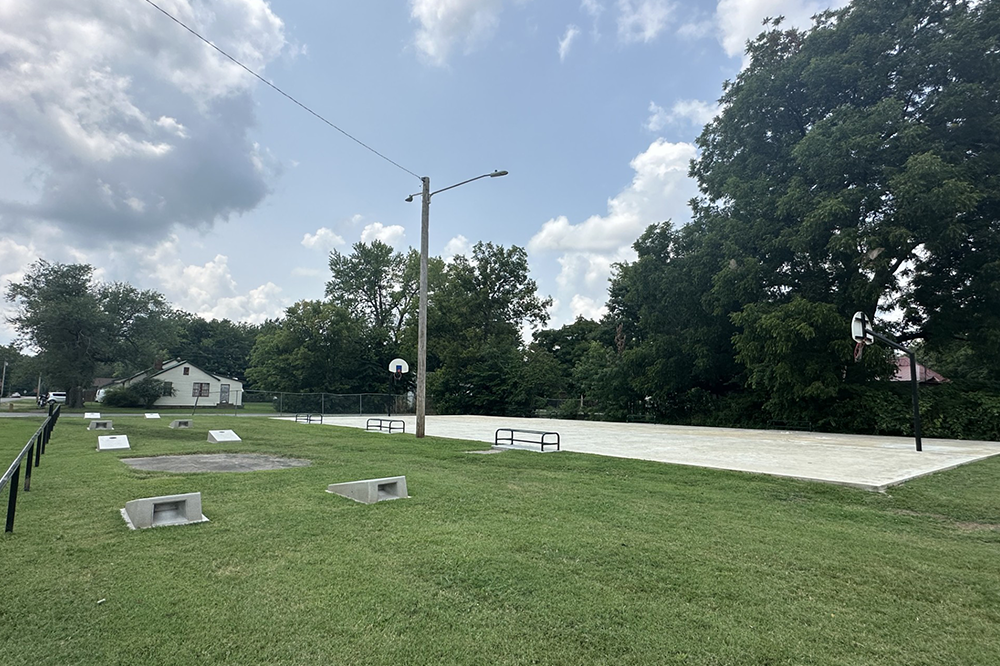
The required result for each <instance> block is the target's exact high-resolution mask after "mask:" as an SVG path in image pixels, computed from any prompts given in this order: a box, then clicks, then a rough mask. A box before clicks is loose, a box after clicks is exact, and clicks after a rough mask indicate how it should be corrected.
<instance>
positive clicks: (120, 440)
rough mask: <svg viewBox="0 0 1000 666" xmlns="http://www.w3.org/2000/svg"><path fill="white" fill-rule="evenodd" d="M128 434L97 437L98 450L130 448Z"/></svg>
mask: <svg viewBox="0 0 1000 666" xmlns="http://www.w3.org/2000/svg"><path fill="white" fill-rule="evenodd" d="M130 448H132V447H131V446H129V443H128V435H101V436H100V437H98V438H97V450H98V451H114V450H115V449H130Z"/></svg>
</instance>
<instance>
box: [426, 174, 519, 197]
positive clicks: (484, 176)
mask: <svg viewBox="0 0 1000 666" xmlns="http://www.w3.org/2000/svg"><path fill="white" fill-rule="evenodd" d="M506 175H507V172H506V171H494V172H493V173H484V174H483V175H482V176H476V177H475V178H470V179H469V180H463V181H462V182H461V183H455V184H454V185H449V186H448V187H442V188H441V189H440V190H436V191H434V192H431V193H430V194H429V195H428V196H431V197H432V196H434V195H435V194H439V193H441V192H444V191H445V190H453V189H455V188H456V187H459V186H461V185H465V184H466V183H471V182H472V181H474V180H479V179H480V178H496V177H498V176H506Z"/></svg>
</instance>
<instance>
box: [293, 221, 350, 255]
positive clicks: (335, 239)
mask: <svg viewBox="0 0 1000 666" xmlns="http://www.w3.org/2000/svg"><path fill="white" fill-rule="evenodd" d="M344 242H345V241H344V239H343V238H341V237H340V236H338V235H337V234H336V233H334V231H333V230H332V229H328V228H326V227H320V228H319V229H317V230H316V233H314V234H309V233H307V234H306V235H304V236H303V237H302V245H304V246H305V247H307V248H309V249H311V250H322V251H323V252H329V251H330V250H333V249H334V248H335V247H337V246H338V245H343V244H344Z"/></svg>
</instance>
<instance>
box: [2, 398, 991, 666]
mask: <svg viewBox="0 0 1000 666" xmlns="http://www.w3.org/2000/svg"><path fill="white" fill-rule="evenodd" d="M18 421H22V420H21V419H0V442H3V445H2V446H0V452H2V453H3V455H4V456H6V455H7V453H6V452H7V451H11V452H16V450H19V449H20V446H21V445H23V444H24V442H25V441H26V439H27V437H28V436H30V434H31V432H32V431H33V430H34V428H35V427H37V425H38V424H37V423H32V424H28V423H18ZM86 425H87V424H86V422H85V421H84V420H83V419H79V418H76V419H70V418H64V419H62V420H61V421H60V422H59V424H58V425H57V427H56V430H55V433H54V435H53V439H52V442H51V444H50V446H49V449H48V452H47V453H46V455H45V456H44V457H43V459H42V466H41V467H40V468H38V469H37V470H35V473H34V476H33V479H32V484H33V485H32V491H31V492H30V493H28V494H26V495H25V494H22V495H21V496H20V501H19V503H18V510H17V523H16V526H15V531H14V533H13V534H7V535H3V536H2V537H0V581H2V582H0V651H2V652H0V663H3V664H10V665H19V664H25V665H27V664H30V665H32V666H38V665H42V664H52V665H59V666H63V665H66V664H101V665H106V664H143V665H145V664H177V665H182V664H183V665H185V666H186V665H190V664H241V665H245V664H316V665H321V664H322V665H328V664H407V665H409V664H616V665H618V664H700V665H706V666H707V665H722V664H760V665H764V664H767V665H771V666H774V665H779V664H788V665H793V664H794V665H800V664H845V665H846V664H878V665H886V664H899V665H904V664H905V665H906V666H915V665H918V664H927V665H931V664H933V665H935V666H939V665H942V664H962V665H968V664H983V665H987V664H989V665H992V664H996V663H997V654H998V653H1000V525H998V523H1000V493H998V492H997V485H998V483H997V482H998V480H1000V460H997V459H991V460H987V461H984V462H980V463H977V464H975V465H970V466H967V467H963V468H960V469H957V470H952V471H950V472H945V473H941V474H937V475H933V476H931V477H927V478H924V479H920V480H917V481H914V482H911V483H910V484H907V485H906V486H903V487H899V488H894V489H892V490H891V492H890V493H888V494H875V493H868V492H864V491H860V490H853V489H848V488H840V487H835V486H830V485H823V484H818V483H806V482H796V481H791V480H782V479H777V478H771V477H766V476H757V475H749V474H741V473H734V472H719V471H710V470H702V469H697V468H690V467H680V466H674V465H665V464H657V463H649V462H643V461H635V460H623V459H613V458H601V457H597V456H588V455H582V454H573V453H566V452H563V453H558V454H546V455H539V454H533V453H528V452H521V451H515V452H506V453H501V454H496V455H469V454H467V453H465V451H468V450H473V449H482V448H484V445H483V444H481V443H468V442H465V443H463V442H459V441H454V440H444V439H434V438H426V439H424V440H420V441H418V440H416V439H415V438H413V437H412V435H392V436H390V435H384V434H377V433H366V432H363V431H360V430H353V429H341V428H334V427H331V426H319V425H312V426H307V425H303V424H294V423H289V422H278V421H271V420H266V419H233V418H225V417H202V416H199V417H196V420H195V425H196V429H194V430H176V431H175V430H169V429H168V428H167V427H166V426H167V422H166V421H163V420H161V421H146V420H144V419H141V418H137V417H133V418H129V419H125V418H123V419H119V420H116V421H115V432H116V434H127V435H128V436H129V438H130V440H131V442H132V445H133V450H132V451H131V452H100V453H99V452H97V451H95V450H94V449H95V446H96V440H97V435H96V433H93V432H87V430H86ZM210 428H213V429H214V428H233V429H234V430H236V432H237V433H238V434H239V435H240V436H241V437H242V438H243V442H242V443H240V444H236V445H226V446H221V445H211V444H208V443H207V442H206V441H205V440H206V436H207V431H208V430H209V429H210ZM11 440H19V441H17V442H16V443H11V444H9V445H8V442H9V441H11ZM219 451H228V452H267V453H276V454H281V455H287V456H292V457H304V458H308V459H309V460H311V461H312V465H311V466H309V467H305V468H296V469H287V470H276V471H267V472H252V473H242V474H233V473H228V474H167V473H152V472H140V471H135V470H132V469H131V468H129V467H127V466H125V465H124V464H122V463H120V462H119V461H118V458H119V457H122V456H125V455H151V454H178V453H195V452H219ZM10 455H11V456H12V455H13V453H11V454H10ZM7 462H9V461H7ZM7 462H0V466H3V467H4V468H6V465H7ZM399 474H405V475H406V478H407V484H408V486H409V492H410V495H411V498H410V499H405V500H397V501H392V502H382V503H379V504H375V505H362V504H357V503H354V502H352V501H350V500H347V499H343V498H341V497H338V496H335V495H330V494H327V493H326V492H324V491H325V488H326V486H327V484H329V483H334V482H339V481H350V480H355V479H364V478H372V477H380V476H393V475H399ZM194 491H200V492H201V493H202V498H203V509H204V513H205V514H206V515H207V516H208V518H209V519H210V521H211V522H208V523H203V524H199V525H191V526H186V527H164V528H155V529H150V530H140V531H134V532H133V531H130V530H128V529H127V528H126V526H125V523H124V521H123V520H122V518H121V516H120V515H119V509H121V507H123V506H124V505H125V502H126V501H128V500H131V499H136V498H139V497H150V496H156V495H164V494H172V493H182V492H194ZM0 506H6V490H5V491H4V502H3V504H0Z"/></svg>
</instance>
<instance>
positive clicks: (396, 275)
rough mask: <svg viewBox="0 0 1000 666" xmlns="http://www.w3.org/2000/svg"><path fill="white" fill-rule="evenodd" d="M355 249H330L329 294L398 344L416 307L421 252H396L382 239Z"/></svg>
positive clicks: (370, 326) (334, 300)
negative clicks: (343, 250) (341, 251)
mask: <svg viewBox="0 0 1000 666" xmlns="http://www.w3.org/2000/svg"><path fill="white" fill-rule="evenodd" d="M351 249H352V252H351V254H347V255H345V254H341V253H340V252H338V251H337V250H334V251H333V252H331V253H330V280H329V281H328V282H327V283H326V295H327V297H328V298H329V299H330V300H331V301H333V302H334V303H336V304H337V305H339V306H341V307H344V308H347V309H348V310H350V311H352V312H354V313H355V314H356V315H357V316H358V317H360V318H362V319H363V320H364V321H365V322H366V324H367V326H368V328H369V329H370V330H371V331H372V332H373V333H374V334H375V336H376V338H381V339H383V340H385V342H386V344H389V345H397V344H398V343H399V339H400V336H401V334H402V331H403V328H404V326H405V325H406V324H407V321H408V318H409V317H410V316H411V315H412V314H413V313H414V312H415V309H416V298H417V292H418V288H419V278H420V256H419V254H418V253H417V252H416V250H412V249H411V250H410V251H409V252H408V253H406V254H404V253H402V252H396V251H394V250H393V249H392V247H390V246H389V245H387V244H385V243H383V242H382V241H380V240H374V241H372V242H371V243H355V244H354V245H353V246H352V248H351Z"/></svg>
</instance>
